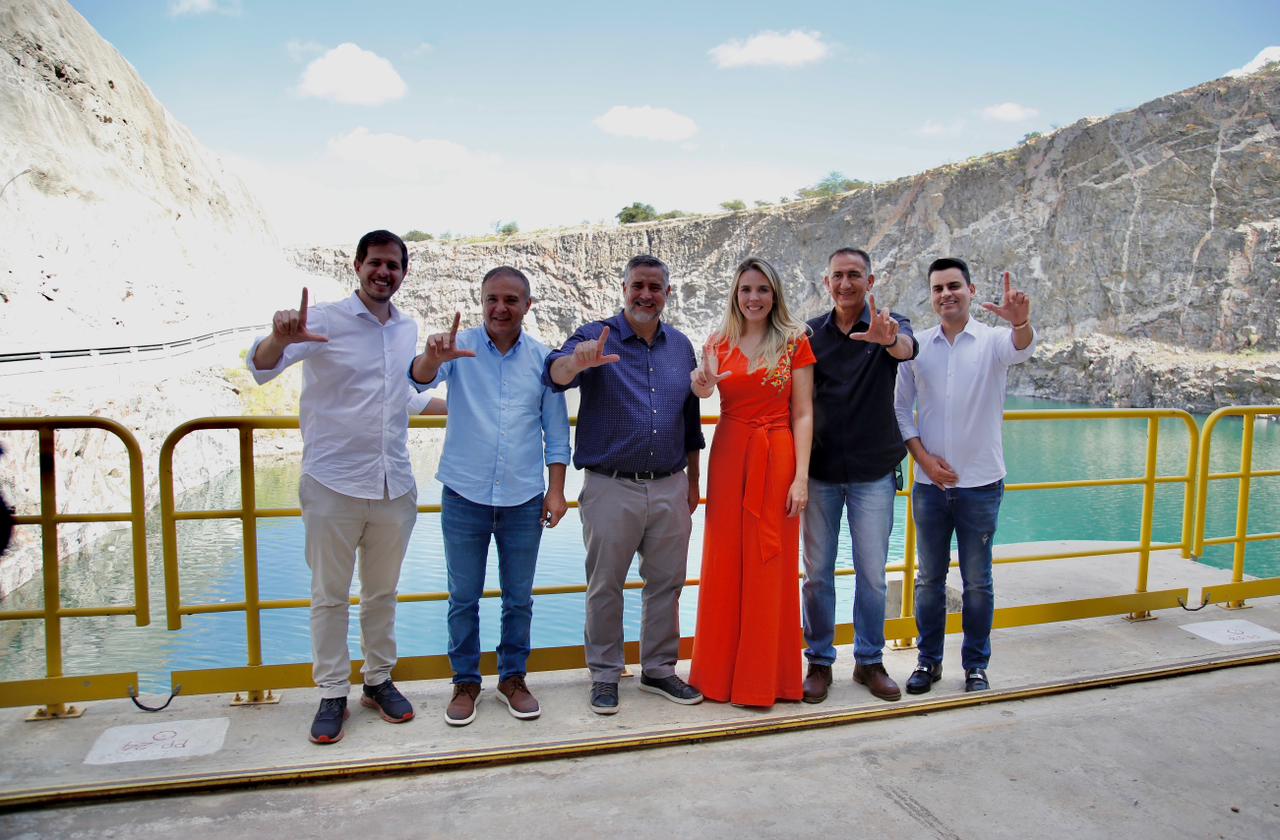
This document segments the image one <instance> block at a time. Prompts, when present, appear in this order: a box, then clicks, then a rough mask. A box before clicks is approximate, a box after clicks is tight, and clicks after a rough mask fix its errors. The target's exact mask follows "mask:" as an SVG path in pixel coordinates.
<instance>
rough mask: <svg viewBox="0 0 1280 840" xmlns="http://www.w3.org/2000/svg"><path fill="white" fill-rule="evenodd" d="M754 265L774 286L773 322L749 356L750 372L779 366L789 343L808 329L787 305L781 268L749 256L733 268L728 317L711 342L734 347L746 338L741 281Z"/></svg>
mask: <svg viewBox="0 0 1280 840" xmlns="http://www.w3.org/2000/svg"><path fill="white" fill-rule="evenodd" d="M752 269H755V270H756V271H758V272H760V273H761V274H763V275H764V276H765V279H766V280H768V281H769V286H770V288H772V289H773V308H772V309H771V310H769V323H768V326H767V328H766V329H765V335H764V339H763V340H762V341H761V342H760V344H759V345H758V346H757V347H756V349H755V350H754V351H753V352H752V353H751V355H750V356H749V357H748V358H747V372H748V373H751V372H754V371H757V370H760V369H764V370H773V369H774V368H776V367H778V364H779V362H781V361H782V357H783V354H785V353H786V351H787V345H788V344H789V343H790V342H792V341H794V340H795V339H797V338H799V337H800V336H801V335H804V333H805V325H804V322H803V321H798V320H796V319H795V318H794V317H792V315H791V311H790V310H789V309H787V300H786V298H785V297H784V296H783V293H782V281H781V280H780V279H779V278H778V272H777V271H776V270H775V269H774V267H773V266H771V265H769V263H768V262H766V261H765V260H762V259H760V258H759V257H747V258H746V259H745V260H743V261H742V262H741V263H739V264H738V268H737V269H736V270H735V271H734V272H733V288H731V289H730V290H729V302H728V305H727V306H725V310H724V320H723V321H721V322H720V329H719V330H718V331H717V332H716V333H715V334H714V335H712V337H711V342H710V343H711V345H712V346H713V347H714V346H717V345H719V344H720V343H721V342H724V343H726V344H728V345H729V347H730V348H731V349H732V348H734V347H737V346H738V343H739V342H740V341H741V340H742V334H743V332H744V331H745V328H746V322H747V319H746V316H745V315H743V314H742V309H740V308H739V307H738V283H739V281H741V280H742V275H743V274H745V273H746V272H748V271H750V270H752Z"/></svg>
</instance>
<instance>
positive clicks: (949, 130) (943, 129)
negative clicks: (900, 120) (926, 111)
mask: <svg viewBox="0 0 1280 840" xmlns="http://www.w3.org/2000/svg"><path fill="white" fill-rule="evenodd" d="M963 131H964V120H956V121H955V122H949V123H943V122H938V121H937V120H925V121H924V124H923V125H921V126H920V127H919V128H917V129H916V134H919V135H920V136H921V137H953V136H955V135H957V134H960V133H961V132H963Z"/></svg>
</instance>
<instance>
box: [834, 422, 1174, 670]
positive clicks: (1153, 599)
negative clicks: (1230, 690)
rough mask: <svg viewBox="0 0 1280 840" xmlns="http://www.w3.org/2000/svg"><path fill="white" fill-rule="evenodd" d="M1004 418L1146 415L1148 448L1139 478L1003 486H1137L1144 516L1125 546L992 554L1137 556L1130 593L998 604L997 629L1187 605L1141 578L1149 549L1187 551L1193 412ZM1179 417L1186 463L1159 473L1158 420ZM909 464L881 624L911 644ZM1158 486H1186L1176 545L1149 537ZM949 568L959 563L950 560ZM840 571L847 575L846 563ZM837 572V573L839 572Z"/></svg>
mask: <svg viewBox="0 0 1280 840" xmlns="http://www.w3.org/2000/svg"><path fill="white" fill-rule="evenodd" d="M1004 419H1005V421H1006V422H1015V423H1018V422H1043V421H1055V420H1056V421H1070V422H1078V421H1081V420H1145V421H1146V424H1147V449H1146V461H1145V469H1144V471H1143V474H1142V475H1141V476H1136V477H1131V478H1091V479H1074V480H1068V481H1040V482H1021V483H1018V484H1008V485H1006V486H1005V492H1008V493H1020V492H1029V491H1034V490H1063V489H1070V488H1082V487H1127V486H1141V487H1142V488H1143V492H1142V518H1141V520H1140V522H1139V525H1138V539H1137V541H1136V542H1134V543H1131V544H1122V545H1119V546H1111V547H1108V548H1104V549H1085V550H1080V551H1068V552H1061V551H1060V552H1048V553H1040V554H1021V555H1008V556H1003V557H996V558H994V559H993V561H992V562H993V563H995V564H1003V563H1028V562H1038V561H1046V560H1067V559H1073V558H1084V557H1106V556H1111V555H1120V554H1131V553H1134V552H1136V553H1137V554H1138V569H1137V579H1136V583H1135V585H1134V590H1133V592H1127V593H1117V594H1115V595H1110V596H1103V597H1097V598H1082V599H1075V600H1071V601H1059V602H1054V603H1048V604H1035V605H1027V606H1018V607H1002V608H999V609H997V610H996V611H995V618H994V626H995V627H998V628H999V627H1018V626H1022V625H1027V624H1045V623H1050V622H1057V621H1071V620H1074V619H1080V618H1099V617H1101V616H1107V615H1126V616H1127V617H1128V618H1129V619H1130V620H1133V621H1139V620H1144V619H1147V618H1149V617H1150V616H1151V611H1152V610H1158V609H1169V608H1172V607H1177V606H1179V598H1181V599H1182V600H1183V602H1184V603H1185V599H1186V589H1185V588H1180V589H1165V590H1159V591H1156V592H1151V591H1148V589H1147V579H1148V574H1149V570H1150V559H1151V552H1153V551H1162V550H1168V549H1174V548H1176V549H1178V550H1179V551H1180V552H1181V553H1182V556H1183V557H1190V556H1191V535H1192V513H1193V511H1194V510H1195V498H1194V494H1195V490H1196V482H1195V478H1196V464H1197V461H1196V453H1197V450H1198V445H1199V444H1198V441H1199V435H1200V431H1199V429H1198V427H1197V426H1196V422H1195V418H1193V417H1192V416H1191V415H1190V414H1189V413H1187V412H1185V411H1181V410H1178V409H1161V408H1150V409H1143V408H1102V409H1048V410H1035V411H1006V412H1005V413H1004ZM1166 419H1168V420H1179V421H1181V422H1182V424H1183V425H1184V426H1185V427H1186V429H1187V435H1188V442H1187V461H1186V468H1185V469H1184V470H1183V471H1182V472H1181V473H1180V474H1176V475H1161V474H1160V473H1159V470H1158V454H1159V445H1160V421H1161V420H1166ZM914 474H915V464H914V463H911V464H910V470H909V472H908V477H909V480H908V481H907V484H906V487H904V488H903V489H902V490H900V491H899V492H898V495H899V496H906V497H907V515H906V528H905V532H906V533H905V538H906V547H905V551H904V555H905V556H904V558H903V561H902V562H901V563H896V564H890V565H889V566H888V567H887V570H888V571H900V572H902V610H901V614H900V616H899V617H898V618H896V619H889V620H887V621H886V622H885V638H886V639H895V640H896V642H895V645H896V646H897V647H911V646H912V645H913V644H914V636H915V632H916V626H915V615H914V607H915V558H916V554H915V544H916V526H915V517H914V516H913V514H912V509H911V499H910V495H911V490H912V487H913V485H914V481H913V480H911V479H913V478H914ZM1161 484H1182V485H1184V486H1185V494H1184V499H1183V509H1182V510H1183V513H1182V527H1181V537H1182V538H1181V540H1180V541H1179V542H1176V543H1154V542H1152V538H1151V535H1152V530H1153V525H1154V513H1155V496H1156V488H1157V487H1158V486H1159V485H1161ZM951 567H952V568H956V567H958V563H955V562H953V563H952V564H951ZM841 572H843V573H845V574H852V572H853V570H852V569H844V570H841ZM839 573H840V572H838V574H839ZM960 631H961V624H960V615H959V614H958V613H956V614H951V615H948V616H947V632H948V633H958V632H960ZM852 641H853V628H852V625H844V626H843V628H837V632H836V643H837V644H849V643H852Z"/></svg>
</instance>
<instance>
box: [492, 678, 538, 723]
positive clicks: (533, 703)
mask: <svg viewBox="0 0 1280 840" xmlns="http://www.w3.org/2000/svg"><path fill="white" fill-rule="evenodd" d="M497 697H498V700H499V702H501V703H503V704H504V705H506V707H507V711H509V712H511V716H512V717H518V718H520V719H521V720H533V719H534V718H536V717H537V716H538V715H540V714H542V707H541V706H539V705H538V701H537V699H536V698H535V697H534V696H533V695H532V694H530V693H529V687H528V686H527V685H525V684H524V677H523V676H519V675H517V676H514V677H507V678H506V679H505V680H503V681H502V682H500V683H498V694H497Z"/></svg>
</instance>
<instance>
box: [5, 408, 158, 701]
mask: <svg viewBox="0 0 1280 840" xmlns="http://www.w3.org/2000/svg"><path fill="white" fill-rule="evenodd" d="M65 429H102V430H104V431H106V432H108V433H110V434H112V435H115V436H116V437H117V438H119V440H120V442H121V443H122V444H124V448H125V451H126V452H127V453H128V455H129V512H127V513H58V492H57V491H58V482H57V445H56V444H57V439H56V433H57V432H58V431H60V430H65ZM0 431H28V432H36V433H37V434H38V435H39V445H40V512H39V513H38V514H19V515H17V516H15V517H14V524H16V525H39V526H40V541H41V552H42V553H41V575H42V579H43V584H44V605H43V607H42V608H41V609H32V610H7V611H3V612H0V621H32V620H42V621H43V622H44V649H45V678H44V679H39V680H13V681H9V682H3V683H0V706H34V705H40V706H41V708H39V709H37V710H36V711H35V712H33V713H32V714H31V716H30V717H28V720H48V719H51V718H64V717H78V716H79V715H80V714H81V710H80V709H78V708H77V707H75V706H71V705H69V703H71V702H72V701H76V700H108V699H115V698H122V697H126V696H128V695H129V693H130V692H132V691H136V690H137V686H138V675H137V673H136V672H130V673H116V674H92V675H74V676H68V675H66V674H64V673H63V662H62V620H63V619H64V618H84V617H91V616H109V615H132V616H134V617H135V619H136V621H137V624H138V626H139V627H144V626H146V625H147V624H150V623H151V612H150V602H149V600H148V594H147V540H146V499H145V494H144V488H143V479H142V450H141V448H139V446H138V441H137V440H136V439H135V438H134V436H133V434H132V433H131V432H130V431H129V430H128V429H126V428H125V427H124V426H122V425H120V424H119V423H116V422H115V421H113V420H105V419H103V418H100V417H0ZM86 522H129V523H131V524H132V539H133V603H132V604H127V605H115V606H103V607H64V606H63V605H62V592H61V589H62V586H61V575H60V571H61V570H60V568H59V563H58V526H59V525H62V524H67V523H86Z"/></svg>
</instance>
